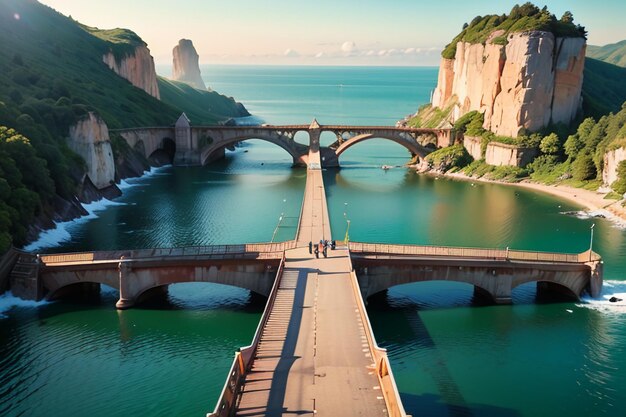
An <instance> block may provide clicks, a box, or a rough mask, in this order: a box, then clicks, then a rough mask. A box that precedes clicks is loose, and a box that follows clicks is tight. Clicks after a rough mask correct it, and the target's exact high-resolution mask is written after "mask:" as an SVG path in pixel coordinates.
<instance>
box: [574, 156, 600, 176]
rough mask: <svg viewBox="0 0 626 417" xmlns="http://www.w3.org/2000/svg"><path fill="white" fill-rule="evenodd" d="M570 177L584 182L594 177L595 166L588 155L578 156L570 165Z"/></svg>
mask: <svg viewBox="0 0 626 417" xmlns="http://www.w3.org/2000/svg"><path fill="white" fill-rule="evenodd" d="M572 176H573V177H574V179H575V180H578V181H586V180H590V179H592V178H595V176H596V165H595V164H594V163H593V158H592V157H591V155H589V154H588V153H584V154H582V155H579V156H578V158H576V160H575V161H574V163H573V164H572Z"/></svg>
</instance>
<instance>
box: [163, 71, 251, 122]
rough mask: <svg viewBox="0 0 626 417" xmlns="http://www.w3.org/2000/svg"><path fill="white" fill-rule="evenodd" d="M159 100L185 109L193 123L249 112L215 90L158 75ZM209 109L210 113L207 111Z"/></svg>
mask: <svg viewBox="0 0 626 417" xmlns="http://www.w3.org/2000/svg"><path fill="white" fill-rule="evenodd" d="M157 81H158V83H159V91H160V93H161V100H163V101H165V102H166V103H169V104H171V105H173V106H176V107H177V108H181V109H185V114H187V117H189V120H191V122H192V123H193V124H195V125H202V124H204V125H207V124H214V123H215V121H216V117H217V118H220V119H227V118H229V117H233V116H247V115H249V113H248V112H247V111H246V109H245V108H244V107H243V106H242V105H241V104H238V103H237V102H235V100H234V99H233V98H227V97H224V96H223V95H221V94H218V93H216V92H215V91H203V90H198V89H196V88H193V87H191V86H190V85H189V84H185V83H182V82H178V81H172V80H168V79H166V78H163V77H158V78H157ZM207 110H210V112H211V113H210V114H208V113H207Z"/></svg>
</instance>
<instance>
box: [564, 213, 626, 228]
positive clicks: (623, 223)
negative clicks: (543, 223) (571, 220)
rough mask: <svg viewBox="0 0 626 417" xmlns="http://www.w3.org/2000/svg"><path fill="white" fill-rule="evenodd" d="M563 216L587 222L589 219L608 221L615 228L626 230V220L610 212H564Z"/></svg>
mask: <svg viewBox="0 0 626 417" xmlns="http://www.w3.org/2000/svg"><path fill="white" fill-rule="evenodd" d="M561 214H565V215H567V216H574V217H576V218H577V219H581V220H587V219H606V220H608V221H610V222H611V223H613V225H614V226H616V227H618V228H620V229H626V220H624V219H622V218H621V217H619V216H616V215H615V214H613V213H611V212H610V211H608V210H602V209H601V210H593V211H585V210H579V211H563V212H561Z"/></svg>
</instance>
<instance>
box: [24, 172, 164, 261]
mask: <svg viewBox="0 0 626 417" xmlns="http://www.w3.org/2000/svg"><path fill="white" fill-rule="evenodd" d="M170 167H171V165H165V166H162V167H158V168H155V167H150V170H148V171H144V174H143V175H142V176H141V177H137V178H131V179H129V180H122V181H121V182H120V184H119V185H118V188H119V189H120V190H121V191H122V192H123V191H124V190H128V189H130V188H133V187H137V186H145V185H147V184H143V183H142V181H140V180H143V179H146V178H150V177H153V176H156V175H166V174H164V173H163V171H164V170H166V169H168V168H170ZM127 204H128V203H122V202H119V201H114V200H108V199H106V198H102V199H100V200H98V201H94V202H93V203H89V204H83V208H84V209H85V210H86V211H87V214H86V215H85V216H82V217H79V218H77V219H73V220H68V221H65V222H55V223H54V225H55V227H54V228H53V229H48V230H44V231H43V232H41V233H40V234H39V237H38V238H37V240H36V241H34V242H32V243H29V244H28V245H26V246H24V248H23V250H25V251H27V252H36V251H40V250H42V249H45V248H53V247H58V246H60V245H61V244H62V243H64V242H68V241H70V240H71V239H72V235H71V233H70V230H71V229H72V228H74V227H76V226H77V225H80V224H83V223H85V222H87V221H88V220H92V219H95V218H97V217H98V215H97V213H98V212H100V211H104V210H106V209H107V208H109V207H112V206H124V205H127Z"/></svg>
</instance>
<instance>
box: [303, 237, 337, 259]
mask: <svg viewBox="0 0 626 417" xmlns="http://www.w3.org/2000/svg"><path fill="white" fill-rule="evenodd" d="M329 247H330V249H331V250H335V247H336V242H335V241H334V240H333V241H329V240H324V239H320V243H316V244H315V245H314V244H313V242H309V253H310V254H313V253H315V257H316V258H319V257H320V252H321V253H322V254H323V255H324V258H326V257H327V256H328V248H329Z"/></svg>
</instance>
